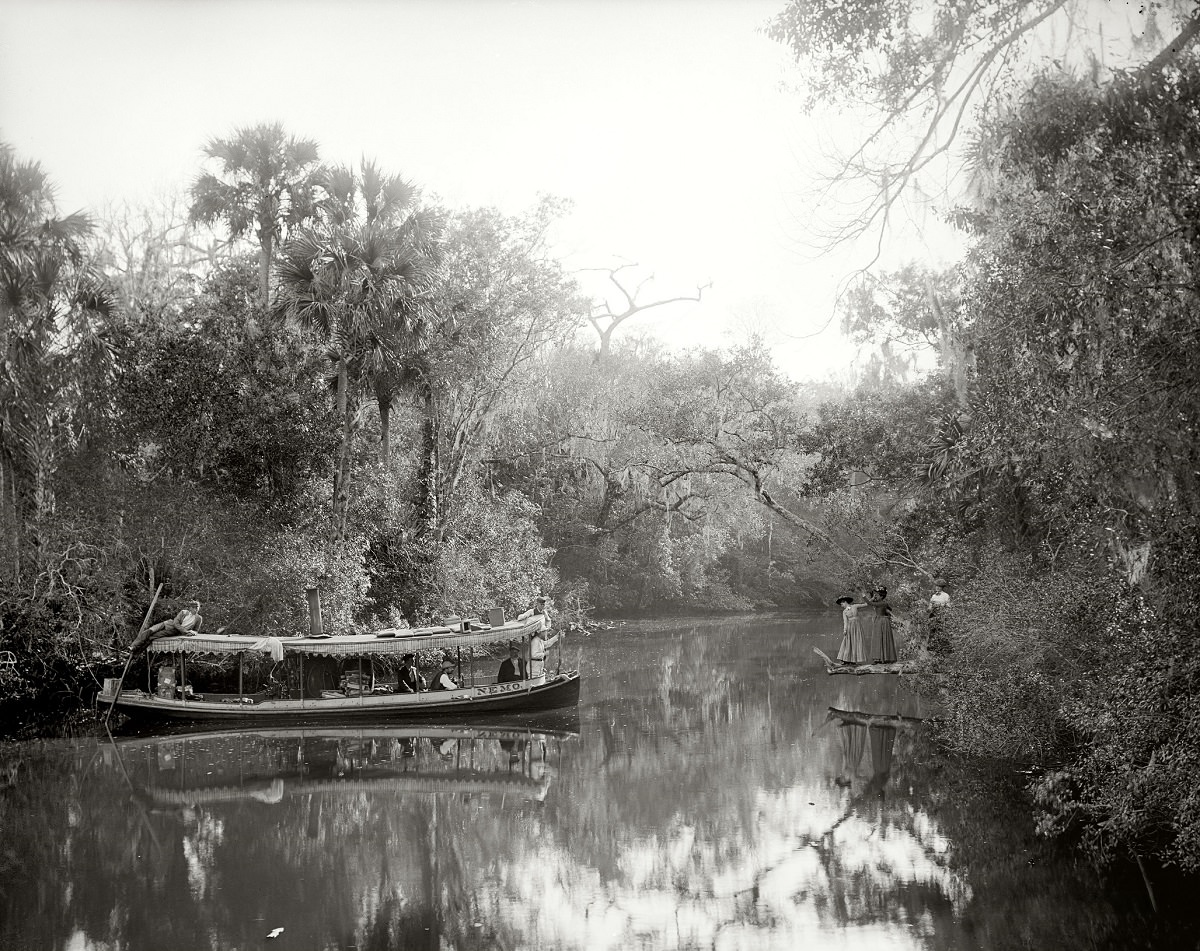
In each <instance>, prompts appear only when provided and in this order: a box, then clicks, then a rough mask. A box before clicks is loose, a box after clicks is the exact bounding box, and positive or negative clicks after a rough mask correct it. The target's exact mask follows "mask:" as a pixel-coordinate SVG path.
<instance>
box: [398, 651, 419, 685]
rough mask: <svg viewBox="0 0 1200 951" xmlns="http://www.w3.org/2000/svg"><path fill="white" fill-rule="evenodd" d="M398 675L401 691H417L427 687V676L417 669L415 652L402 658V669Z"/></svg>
mask: <svg viewBox="0 0 1200 951" xmlns="http://www.w3.org/2000/svg"><path fill="white" fill-rule="evenodd" d="M396 677H397V683H398V686H399V688H400V692H401V693H417V692H418V691H420V690H424V689H425V678H424V677H422V676H421V674H420V672H419V671H418V670H417V658H416V655H414V654H405V655H404V656H403V657H401V658H400V671H399V673H398V674H397V675H396Z"/></svg>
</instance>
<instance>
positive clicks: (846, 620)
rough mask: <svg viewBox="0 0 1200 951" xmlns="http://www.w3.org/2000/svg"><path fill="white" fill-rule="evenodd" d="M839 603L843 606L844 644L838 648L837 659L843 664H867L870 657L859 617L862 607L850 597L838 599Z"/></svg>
mask: <svg viewBox="0 0 1200 951" xmlns="http://www.w3.org/2000/svg"><path fill="white" fill-rule="evenodd" d="M837 603H838V604H840V605H841V606H842V644H841V646H840V647H839V648H838V654H837V659H838V660H839V661H841V662H842V663H843V664H865V663H867V661H868V660H869V656H868V654H867V645H866V636H865V633H866V632H865V631H864V630H863V625H862V623H861V622H860V620H859V617H858V609H859V607H860V605H858V604H856V603H855V601H854V599H853V598H850V597H841V598H838V599H837Z"/></svg>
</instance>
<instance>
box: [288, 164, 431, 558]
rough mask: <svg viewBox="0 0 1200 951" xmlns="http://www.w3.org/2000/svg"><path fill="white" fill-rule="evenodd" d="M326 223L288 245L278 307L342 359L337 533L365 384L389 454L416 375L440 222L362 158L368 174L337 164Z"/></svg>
mask: <svg viewBox="0 0 1200 951" xmlns="http://www.w3.org/2000/svg"><path fill="white" fill-rule="evenodd" d="M326 181H327V183H328V184H327V188H326V193H327V196H328V197H327V198H326V199H325V201H324V202H323V204H322V208H321V211H322V217H323V219H324V223H323V224H322V225H321V226H319V227H313V228H307V229H304V230H301V231H298V232H297V233H296V234H295V235H294V236H293V237H292V238H290V239H288V241H287V242H286V243H285V244H284V246H283V249H282V252H281V256H280V260H279V263H278V265H277V267H276V273H277V276H278V279H279V293H278V296H277V298H276V303H275V312H276V313H278V314H281V315H283V316H285V317H287V318H290V319H294V320H296V321H298V322H299V323H300V324H301V325H303V326H306V327H309V328H312V329H314V330H316V331H317V333H318V334H320V336H321V337H322V338H323V339H324V340H325V342H326V344H327V345H328V347H329V353H330V359H331V360H332V361H333V363H334V364H335V366H336V368H337V383H336V392H337V400H338V414H339V416H340V418H341V420H342V440H341V448H340V452H339V459H338V465H337V466H336V469H335V477H334V479H335V481H334V500H333V516H334V537H335V539H338V540H340V539H342V538H344V537H345V532H346V518H347V513H348V510H349V486H350V461H351V453H352V449H353V437H354V427H355V420H356V418H357V400H358V396H359V389H360V388H361V385H362V384H366V385H367V386H369V387H370V389H371V392H372V393H373V395H374V396H375V399H376V401H377V403H378V405H379V412H380V423H381V429H382V439H381V453H382V458H383V459H384V461H386V459H387V453H388V451H389V448H390V446H389V442H390V435H389V418H390V408H391V404H392V401H393V400H394V398H395V396H396V394H397V392H398V391H399V388H400V387H401V386H402V385H403V384H404V382H405V381H406V380H407V379H409V377H410V375H411V372H412V370H411V367H412V366H413V363H412V354H413V353H414V352H416V351H417V350H419V348H420V346H421V342H422V341H423V339H424V334H425V331H426V328H427V326H428V309H427V308H426V307H425V306H424V301H423V295H424V294H425V292H426V291H427V289H428V288H429V287H430V285H431V283H432V276H433V267H434V264H435V262H436V253H437V249H436V238H437V221H436V220H435V219H433V218H432V217H431V216H430V215H428V214H425V213H423V212H421V211H419V210H416V209H414V208H413V207H412V203H413V200H414V198H415V194H416V192H415V189H413V188H412V186H411V185H408V184H407V183H405V182H404V181H403V180H401V179H400V178H398V177H396V176H385V175H382V174H380V173H379V172H378V170H377V169H376V167H375V166H374V165H373V164H372V163H369V162H366V161H364V162H363V165H362V172H361V177H359V176H357V175H355V174H354V173H353V172H351V171H349V170H346V169H334V170H331V171H330V172H329V174H328V177H327V179H326Z"/></svg>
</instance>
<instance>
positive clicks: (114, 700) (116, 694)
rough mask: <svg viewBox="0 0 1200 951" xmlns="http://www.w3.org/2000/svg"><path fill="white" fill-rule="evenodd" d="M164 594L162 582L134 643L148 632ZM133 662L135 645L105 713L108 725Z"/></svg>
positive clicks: (151, 601) (126, 660)
mask: <svg viewBox="0 0 1200 951" xmlns="http://www.w3.org/2000/svg"><path fill="white" fill-rule="evenodd" d="M160 594H162V585H161V584H160V585H159V586H158V587H157V588H155V589H154V597H152V598H151V599H150V607H148V608H146V616H145V617H144V618H142V626H141V627H139V628H138V632H137V636H136V637H134V639H133V640H134V643H137V639H138V638H139V637H141V636H142V635H143V634H145V633H146V628H147V627H149V625H150V615H151V614H152V613H153V612H154V605H156V604H157V603H158V596H159V595H160ZM132 663H133V647H132V646H130V648H129V656H128V657H127V658H126V659H125V669H124V670H122V671H121V679H120V680H118V681H117V689H116V691H115V692H114V693H113V698H112V702H110V703H109V705H108V710H107V711H106V712H105V714H104V722H105V724H106V725H107V723H108V718H109V717H111V716H112V712H113V707H115V706H116V705H117V697H119V696H121V686H122V684H124V683H125V675H126V674H127V673H129V665H130V664H132ZM147 676H148V675H147Z"/></svg>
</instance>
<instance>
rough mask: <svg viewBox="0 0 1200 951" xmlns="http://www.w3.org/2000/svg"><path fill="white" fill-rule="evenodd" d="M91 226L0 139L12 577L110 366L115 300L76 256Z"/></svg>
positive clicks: (2, 496)
mask: <svg viewBox="0 0 1200 951" xmlns="http://www.w3.org/2000/svg"><path fill="white" fill-rule="evenodd" d="M91 230H92V223H91V220H90V219H89V218H88V217H87V216H86V215H84V214H82V213H78V212H77V213H75V214H71V215H67V216H65V217H62V218H59V217H57V215H56V209H55V206H54V196H53V189H52V187H51V185H50V182H49V180H48V179H47V178H46V176H45V174H44V173H43V172H42V170H41V167H40V166H39V165H38V164H37V163H36V162H21V161H18V160H17V158H16V156H15V154H14V153H13V151H12V149H11V148H9V147H8V146H7V145H4V144H2V143H0V534H3V535H4V536H5V538H6V539H7V540H9V542H10V545H11V547H10V549H9V554H10V557H11V565H12V568H13V571H14V573H15V575H16V576H17V577H18V578H19V577H20V573H21V561H22V557H23V552H24V551H25V550H26V549H28V550H30V551H32V552H34V553H35V554H36V553H37V552H39V551H40V550H41V545H40V544H39V542H40V534H41V529H42V527H43V524H44V522H45V519H46V518H47V516H48V515H49V514H50V512H51V510H52V509H53V506H54V490H53V476H54V471H55V467H56V456H57V451H58V449H59V447H60V445H61V444H62V443H63V442H64V441H71V440H72V439H74V438H75V437H77V436H78V430H79V424H80V422H81V420H82V416H83V414H84V410H85V407H86V404H87V400H88V397H89V395H91V394H95V393H99V392H103V386H102V383H103V379H104V376H105V375H106V373H107V371H108V369H109V367H110V356H111V352H110V350H109V347H108V344H107V343H106V342H105V339H104V330H105V327H106V323H107V318H108V317H109V316H111V315H112V313H113V312H114V310H115V304H114V301H113V298H112V296H111V294H110V293H109V292H108V290H107V289H106V288H105V286H104V284H103V282H102V281H101V279H100V278H99V276H98V275H97V274H96V273H95V272H94V271H93V270H92V268H91V267H90V266H89V265H88V264H87V263H86V262H85V247H84V240H85V239H86V238H87V236H88V235H89V234H90V233H91ZM30 535H32V537H30ZM27 540H28V541H32V542H33V544H31V545H26V544H25V542H26V541H27ZM35 567H36V566H35Z"/></svg>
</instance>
